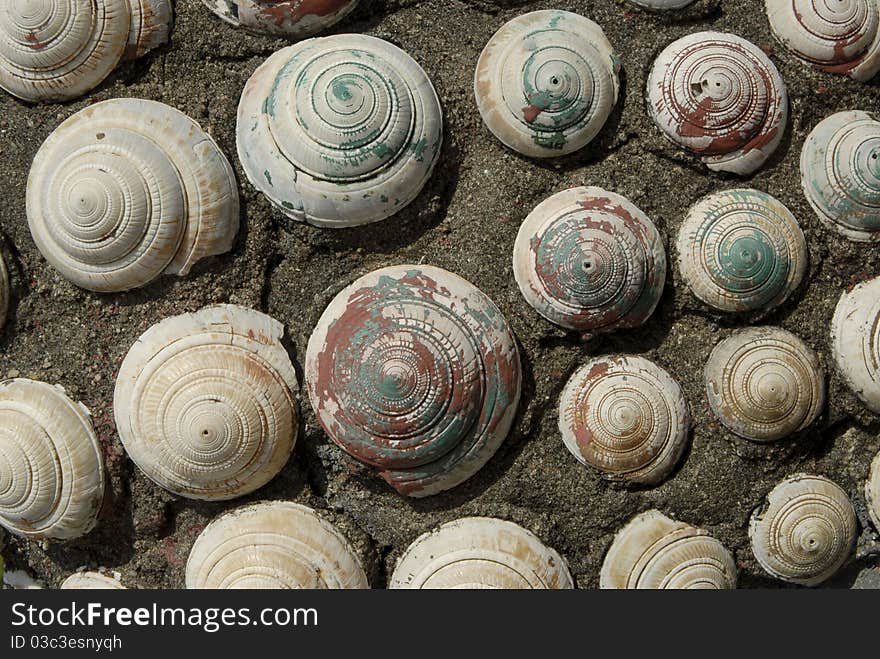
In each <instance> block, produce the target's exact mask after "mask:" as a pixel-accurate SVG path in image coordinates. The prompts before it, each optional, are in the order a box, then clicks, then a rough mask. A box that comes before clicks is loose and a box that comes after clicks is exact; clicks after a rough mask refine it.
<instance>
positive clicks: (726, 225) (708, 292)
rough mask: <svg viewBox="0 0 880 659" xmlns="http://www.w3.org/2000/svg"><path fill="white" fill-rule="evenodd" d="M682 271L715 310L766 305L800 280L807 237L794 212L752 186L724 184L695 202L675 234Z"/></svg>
mask: <svg viewBox="0 0 880 659" xmlns="http://www.w3.org/2000/svg"><path fill="white" fill-rule="evenodd" d="M678 258H679V268H680V270H681V274H682V277H683V278H684V280H685V281H686V282H687V284H688V286H689V287H690V289H691V290H692V291H693V292H694V295H696V296H697V297H698V298H700V300H702V301H703V302H705V303H706V304H708V305H709V306H710V307H714V308H715V309H718V310H720V311H756V310H760V309H772V308H774V307H776V306H778V305H780V304H782V302H784V301H785V300H786V299H788V297H789V296H790V295H791V294H792V293H793V292H794V291H795V289H796V288H797V287H798V285H800V283H801V281H802V280H803V278H804V274H805V273H806V270H807V258H808V257H807V241H806V239H805V238H804V233H803V231H801V228H800V225H798V222H797V220H796V219H795V217H794V215H792V214H791V211H789V210H788V209H787V208H786V207H785V206H784V205H782V204H781V203H780V202H779V201H777V200H776V199H774V198H773V197H771V196H770V195H768V194H766V193H764V192H758V191H757V190H726V191H724V192H719V193H717V194H713V195H710V196H708V197H706V198H705V199H703V200H702V201H700V202H698V203H697V204H696V205H695V206H694V207H693V208H691V210H690V212H689V213H688V215H687V218H686V219H685V221H684V223H683V224H682V226H681V229H680V230H679V234H678Z"/></svg>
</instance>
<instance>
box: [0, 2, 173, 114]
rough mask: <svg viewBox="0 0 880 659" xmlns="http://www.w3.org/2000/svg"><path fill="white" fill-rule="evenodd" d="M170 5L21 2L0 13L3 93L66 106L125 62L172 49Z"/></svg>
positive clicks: (2, 8) (5, 5)
mask: <svg viewBox="0 0 880 659" xmlns="http://www.w3.org/2000/svg"><path fill="white" fill-rule="evenodd" d="M170 29H171V5H170V3H169V1H168V0H24V1H21V0H19V1H18V2H12V1H5V2H3V4H2V5H0V87H2V88H3V89H5V90H6V91H8V92H9V93H10V94H12V95H14V96H17V97H19V98H21V99H24V100H26V101H34V102H37V101H64V100H69V99H72V98H76V97H78V96H82V95H83V94H85V93H86V92H88V91H89V90H91V89H93V88H94V87H97V86H98V85H99V84H100V83H101V82H102V81H103V80H104V78H106V77H107V76H108V75H109V74H110V72H111V71H112V70H113V69H115V68H116V65H117V64H119V62H120V61H122V60H123V59H131V58H135V57H140V56H141V55H143V54H144V53H146V52H147V51H149V50H151V49H153V48H155V47H157V46H160V45H162V44H164V43H166V42H167V41H168V34H169V32H170Z"/></svg>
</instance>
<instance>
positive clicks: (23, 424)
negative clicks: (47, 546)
mask: <svg viewBox="0 0 880 659" xmlns="http://www.w3.org/2000/svg"><path fill="white" fill-rule="evenodd" d="M103 499H104V461H103V457H102V455H101V447H100V445H99V444H98V438H97V437H96V435H95V431H94V428H93V427H92V421H91V417H90V415H89V411H88V410H87V409H86V408H85V407H84V406H83V405H81V404H79V403H75V402H73V401H72V400H70V398H68V397H67V395H66V394H65V392H64V389H62V388H61V387H58V386H55V387H53V386H51V385H48V384H45V383H43V382H35V381H33V380H24V379H18V380H6V381H5V382H0V524H2V525H3V526H5V527H6V528H7V529H9V530H10V531H12V532H13V533H17V534H19V535H23V536H27V537H32V538H55V539H58V540H68V539H70V538H77V537H79V536H81V535H83V534H85V533H88V532H89V531H90V530H91V529H92V528H93V527H94V526H95V523H96V521H97V519H98V511H99V510H100V508H101V503H102V501H103Z"/></svg>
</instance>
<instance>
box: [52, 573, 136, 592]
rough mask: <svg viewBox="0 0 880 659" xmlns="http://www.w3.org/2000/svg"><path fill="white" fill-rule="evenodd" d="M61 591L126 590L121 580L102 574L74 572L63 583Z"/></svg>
mask: <svg viewBox="0 0 880 659" xmlns="http://www.w3.org/2000/svg"><path fill="white" fill-rule="evenodd" d="M61 590H126V588H125V586H123V585H122V584H121V583H120V582H119V579H116V578H115V577H110V576H107V575H106V574H101V573H100V572H74V573H73V574H71V575H70V576H69V577H67V579H65V580H64V581H63V582H62V583H61Z"/></svg>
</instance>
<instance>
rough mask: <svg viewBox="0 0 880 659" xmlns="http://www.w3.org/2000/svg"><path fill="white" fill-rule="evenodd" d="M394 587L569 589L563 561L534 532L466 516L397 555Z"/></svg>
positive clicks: (567, 575) (515, 525)
mask: <svg viewBox="0 0 880 659" xmlns="http://www.w3.org/2000/svg"><path fill="white" fill-rule="evenodd" d="M388 587H389V588H392V589H399V588H403V589H427V590H437V589H470V590H473V589H489V588H491V589H504V590H511V589H516V590H525V589H554V590H558V589H569V588H574V582H573V580H572V578H571V574H570V573H569V571H568V566H567V565H566V563H565V560H564V559H563V558H562V557H561V556H560V555H559V554H558V553H556V552H555V551H554V550H553V549H550V548H549V547H547V546H545V545H544V544H543V543H542V542H541V541H540V540H539V539H538V538H537V537H536V536H535V535H534V534H533V533H531V532H530V531H527V530H526V529H524V528H522V527H521V526H518V525H517V524H514V523H513V522H506V521H503V520H500V519H491V518H488V517H465V518H463V519H457V520H455V521H453V522H447V523H446V524H443V525H442V526H440V527H439V528H438V529H436V530H434V531H430V532H429V533H425V534H424V535H422V536H420V537H419V538H417V539H416V541H415V542H413V543H412V544H411V545H410V546H409V547H408V548H407V549H406V551H405V552H404V553H403V555H402V556H401V557H400V558H399V559H398V561H397V565H396V567H395V568H394V574H392V575H391V581H390V582H389V584H388Z"/></svg>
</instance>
